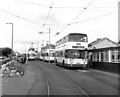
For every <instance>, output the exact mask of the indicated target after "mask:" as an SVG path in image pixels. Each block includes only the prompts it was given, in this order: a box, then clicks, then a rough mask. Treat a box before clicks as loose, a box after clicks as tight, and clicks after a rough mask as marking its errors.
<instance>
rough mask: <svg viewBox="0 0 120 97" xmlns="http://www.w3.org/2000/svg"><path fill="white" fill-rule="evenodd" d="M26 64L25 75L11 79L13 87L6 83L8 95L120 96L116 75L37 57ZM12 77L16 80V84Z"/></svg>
mask: <svg viewBox="0 0 120 97" xmlns="http://www.w3.org/2000/svg"><path fill="white" fill-rule="evenodd" d="M26 67H27V72H26V75H25V76H23V77H21V78H19V77H18V78H9V82H8V87H10V86H11V87H12V88H11V89H8V88H7V87H6V88H5V85H4V84H3V92H4V93H6V94H8V95H11V94H13V93H14V94H13V95H17V94H18V95H85V97H90V96H92V95H118V90H119V88H118V85H119V84H118V80H119V79H118V75H117V74H113V73H107V72H101V71H97V70H91V69H89V70H81V69H70V68H63V67H60V66H56V65H55V64H54V63H50V64H49V63H45V62H41V61H37V60H36V61H29V62H28V65H26ZM12 79H15V83H14V82H13V81H12ZM3 80H6V78H5V79H3ZM10 80H11V81H10ZM17 82H19V83H17ZM9 83H12V84H11V85H10V84H9ZM18 85H20V88H21V89H20V88H19V87H18ZM12 89H13V90H12ZM6 90H7V91H6ZM8 91H9V92H8ZM11 91H13V93H12V92H11ZM14 91H15V92H14Z"/></svg>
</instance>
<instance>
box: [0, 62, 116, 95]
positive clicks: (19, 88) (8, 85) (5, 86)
mask: <svg viewBox="0 0 120 97" xmlns="http://www.w3.org/2000/svg"><path fill="white" fill-rule="evenodd" d="M18 64H20V63H18ZM22 65H24V67H25V73H24V75H23V76H21V77H3V78H1V77H0V96H1V95H27V93H28V90H29V89H30V88H31V86H32V85H33V83H34V81H35V70H34V69H33V68H32V65H29V63H28V65H26V64H22ZM90 70H92V71H95V72H101V73H104V74H107V75H112V76H114V77H116V76H118V75H117V74H115V73H109V72H103V71H100V70H93V69H90Z"/></svg>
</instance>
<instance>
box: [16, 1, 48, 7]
mask: <svg viewBox="0 0 120 97" xmlns="http://www.w3.org/2000/svg"><path fill="white" fill-rule="evenodd" d="M15 1H18V2H22V3H26V4H33V5H38V6H42V7H49V6H48V5H44V4H39V3H33V2H28V1H22V0H15Z"/></svg>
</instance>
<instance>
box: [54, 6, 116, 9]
mask: <svg viewBox="0 0 120 97" xmlns="http://www.w3.org/2000/svg"><path fill="white" fill-rule="evenodd" d="M53 8H61V9H65V8H66V9H67V8H68V9H70V8H71V9H72V8H76V9H80V8H81V9H84V8H86V7H79V6H78V7H75V6H70V7H67V6H64V7H62V6H61V7H60V6H58V7H57V6H56V7H55V6H54V7H53ZM95 8H116V7H104V6H103V7H102V6H99V7H89V9H95Z"/></svg>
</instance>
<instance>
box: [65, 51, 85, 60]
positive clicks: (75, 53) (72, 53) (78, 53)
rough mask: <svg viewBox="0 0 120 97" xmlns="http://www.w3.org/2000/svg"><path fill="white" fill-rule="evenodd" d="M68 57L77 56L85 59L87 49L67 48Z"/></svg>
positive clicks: (66, 55) (66, 54)
mask: <svg viewBox="0 0 120 97" xmlns="http://www.w3.org/2000/svg"><path fill="white" fill-rule="evenodd" d="M65 57H66V58H77V59H84V58H85V51H80V50H66V51H65Z"/></svg>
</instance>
